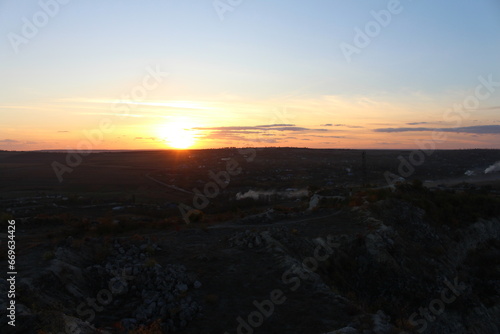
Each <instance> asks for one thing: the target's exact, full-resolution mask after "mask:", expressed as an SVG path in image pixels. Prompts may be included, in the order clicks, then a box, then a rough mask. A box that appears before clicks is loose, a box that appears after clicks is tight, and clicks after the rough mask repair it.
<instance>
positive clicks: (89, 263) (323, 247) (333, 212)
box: [0, 199, 500, 334]
mask: <svg viewBox="0 0 500 334" xmlns="http://www.w3.org/2000/svg"><path fill="white" fill-rule="evenodd" d="M266 217H267V218H266V221H265V222H259V221H256V220H255V219H247V220H244V221H233V222H229V223H226V224H220V225H215V226H210V227H206V226H205V227H204V226H203V225H201V224H200V225H196V226H195V225H192V226H189V228H186V229H182V230H179V231H154V232H148V233H142V234H135V235H121V236H113V237H99V238H95V237H93V238H90V237H87V238H78V239H76V238H75V239H74V238H72V237H69V238H65V239H64V240H61V241H58V242H57V244H55V245H54V244H52V243H48V242H33V240H36V238H35V236H36V231H35V230H36V229H29V228H28V227H27V228H26V230H27V231H28V232H26V238H25V240H29V241H30V242H29V243H28V242H27V241H25V243H24V244H23V241H22V240H23V234H22V233H19V234H18V239H19V243H20V245H21V246H19V247H20V248H19V249H20V250H21V253H20V254H19V257H18V262H19V265H20V266H21V267H20V269H19V276H18V279H19V281H18V283H17V296H16V300H17V302H18V304H17V312H18V313H17V314H18V317H17V327H16V331H15V332H19V333H97V332H100V333H106V332H107V333H318V334H321V333H330V334H332V333H365V334H370V333H375V334H383V333H405V332H406V333H450V334H451V333H464V334H465V333H478V334H479V333H499V331H500V222H499V220H498V219H494V218H492V219H488V220H484V219H483V220H478V221H476V222H474V223H471V224H469V225H465V226H460V227H450V226H447V225H438V224H435V223H433V222H431V221H430V220H429V219H428V218H427V216H426V213H425V212H424V211H423V210H422V209H419V208H417V207H415V206H413V205H411V204H409V203H408V202H405V201H401V200H396V199H387V200H381V201H378V202H376V203H375V204H374V205H373V206H371V207H370V209H368V207H360V206H356V207H353V208H343V209H320V210H316V211H312V212H310V213H304V214H302V215H301V216H300V217H293V218H291V217H289V218H286V217H283V216H279V217H278V218H279V219H278V218H276V219H274V218H273V215H272V212H271V213H268V214H267V215H266ZM22 246H24V247H25V248H24V250H23V248H22ZM0 289H1V290H2V291H1V293H0V296H1V297H0V298H4V299H2V300H1V301H0V302H1V304H2V305H1V309H2V310H5V309H6V300H5V296H6V291H7V289H8V283H7V281H5V280H1V281H0ZM6 319H7V318H6V317H5V316H2V318H1V322H0V326H1V329H0V331H1V332H2V333H10V332H13V331H12V328H11V327H10V326H8V325H7V324H6V322H7V320H6Z"/></svg>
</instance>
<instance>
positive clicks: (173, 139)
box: [159, 120, 196, 150]
mask: <svg viewBox="0 0 500 334" xmlns="http://www.w3.org/2000/svg"><path fill="white" fill-rule="evenodd" d="M192 128H193V124H190V123H189V122H187V121H184V120H178V121H173V122H169V123H167V124H164V125H163V126H161V127H160V129H159V135H160V137H161V138H162V139H164V140H165V143H166V144H167V145H168V146H170V147H171V148H175V149H179V150H181V149H186V148H190V147H191V146H193V145H194V144H195V143H196V133H195V131H194V130H192Z"/></svg>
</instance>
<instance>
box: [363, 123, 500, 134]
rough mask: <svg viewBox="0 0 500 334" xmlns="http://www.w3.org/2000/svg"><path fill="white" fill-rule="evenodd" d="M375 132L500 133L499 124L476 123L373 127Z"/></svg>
mask: <svg viewBox="0 0 500 334" xmlns="http://www.w3.org/2000/svg"><path fill="white" fill-rule="evenodd" d="M373 131H375V132H387V133H393V132H423V131H437V132H455V133H471V134H483V135H484V134H500V125H478V126H466V127H459V128H444V129H443V128H441V129H439V128H425V127H420V128H379V129H374V130H373Z"/></svg>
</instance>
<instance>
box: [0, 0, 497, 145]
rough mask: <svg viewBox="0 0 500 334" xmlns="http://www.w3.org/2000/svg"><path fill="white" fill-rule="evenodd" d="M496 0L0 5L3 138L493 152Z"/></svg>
mask: <svg viewBox="0 0 500 334" xmlns="http://www.w3.org/2000/svg"><path fill="white" fill-rule="evenodd" d="M499 59H500V2H498V0H480V1H470V0H443V1H432V0H401V1H398V0H388V1H378V0H376V1H347V0H343V1H340V0H313V1H298V0H275V1H264V0H215V1H213V0H189V1H186V0H161V1H160V0H149V1H137V0H121V1H116V0H115V1H111V0H85V1H83V0H39V1H32V0H24V1H18V0H0V78H1V80H0V149H3V150H49V149H61V150H66V149H67V150H104V149H168V148H179V149H181V148H217V147H233V146H236V147H246V146H258V147H263V146H281V147H285V146H286V147H290V146H293V147H311V148H356V149H359V148H365V149H402V148H404V149H413V148H422V147H426V148H437V149H464V148H497V149H500V117H499V114H500V62H499Z"/></svg>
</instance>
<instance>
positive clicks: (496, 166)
mask: <svg viewBox="0 0 500 334" xmlns="http://www.w3.org/2000/svg"><path fill="white" fill-rule="evenodd" d="M494 172H500V161H498V162H495V163H494V164H493V165H491V166H490V167H488V168H486V169H485V171H484V174H488V173H494Z"/></svg>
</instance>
